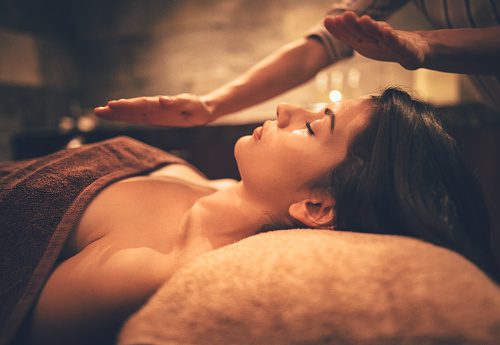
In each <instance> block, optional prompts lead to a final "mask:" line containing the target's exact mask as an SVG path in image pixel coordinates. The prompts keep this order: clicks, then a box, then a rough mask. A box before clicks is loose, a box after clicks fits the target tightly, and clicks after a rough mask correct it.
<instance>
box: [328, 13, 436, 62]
mask: <svg viewBox="0 0 500 345" xmlns="http://www.w3.org/2000/svg"><path fill="white" fill-rule="evenodd" d="M324 24H325V27H326V29H327V30H328V31H329V32H330V33H331V34H332V35H333V36H335V37H336V38H337V39H339V40H341V41H343V42H345V43H347V44H349V45H350V46H351V47H352V48H353V49H354V50H356V51H357V52H358V53H360V54H361V55H363V56H366V57H367V58H370V59H374V60H380V61H392V62H397V63H399V64H400V65H401V66H403V67H404V68H406V69H411V70H413V69H417V68H420V67H422V66H423V64H424V61H425V58H426V56H427V55H428V53H429V44H428V42H427V40H426V39H425V38H424V37H423V36H422V35H421V34H420V33H419V32H410V31H401V30H394V29H393V28H392V27H391V26H390V25H389V24H387V23H385V22H380V21H375V20H373V19H372V18H371V17H369V16H367V15H364V16H362V17H358V16H357V15H356V14H355V13H354V12H352V11H347V12H345V13H343V14H342V15H338V16H335V17H333V16H329V17H326V18H325V20H324Z"/></svg>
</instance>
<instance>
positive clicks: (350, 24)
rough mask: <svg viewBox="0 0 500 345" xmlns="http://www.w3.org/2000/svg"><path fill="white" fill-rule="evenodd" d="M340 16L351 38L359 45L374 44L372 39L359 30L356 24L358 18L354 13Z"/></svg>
mask: <svg viewBox="0 0 500 345" xmlns="http://www.w3.org/2000/svg"><path fill="white" fill-rule="evenodd" d="M342 16H343V19H344V22H345V27H346V30H347V32H348V33H349V34H350V35H351V36H352V37H353V38H355V39H356V40H357V41H358V42H360V43H361V42H364V41H367V42H374V39H373V38H371V37H370V36H368V35H367V34H366V33H365V32H363V30H362V29H361V26H360V25H359V23H358V16H357V15H356V13H354V12H352V11H347V12H345V13H344V14H343V15H342Z"/></svg>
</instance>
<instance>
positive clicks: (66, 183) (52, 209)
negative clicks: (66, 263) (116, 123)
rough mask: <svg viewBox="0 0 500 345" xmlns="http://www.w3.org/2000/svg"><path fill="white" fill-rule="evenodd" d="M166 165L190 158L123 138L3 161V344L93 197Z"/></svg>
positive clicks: (0, 268)
mask: <svg viewBox="0 0 500 345" xmlns="http://www.w3.org/2000/svg"><path fill="white" fill-rule="evenodd" d="M169 163H185V162H184V161H183V160H182V159H180V158H178V157H175V156H172V155H170V154H168V153H166V152H164V151H162V150H160V149H158V148H154V147H152V146H149V145H146V144H144V143H141V142H139V141H136V140H134V139H131V138H128V137H123V136H122V137H117V138H114V139H110V140H106V141H102V142H100V143H96V144H90V145H84V146H82V147H80V148H76V149H66V150H62V151H59V152H56V153H54V154H51V155H48V156H45V157H42V158H37V159H32V160H25V161H19V162H3V163H0V344H2V345H3V344H7V343H8V342H9V341H10V340H11V339H12V337H13V336H14V335H15V333H16V331H17V330H18V329H19V327H20V325H21V324H22V322H23V320H24V319H25V317H26V316H27V314H28V312H29V311H30V308H31V306H32V305H33V303H34V302H35V301H36V298H37V297H38V295H39V293H40V292H41V289H42V287H43V286H44V284H45V282H46V281H47V279H48V277H49V275H50V273H51V272H52V270H53V269H54V265H55V263H56V260H57V259H58V256H59V255H60V252H61V250H62V248H63V246H64V243H65V241H66V239H67V237H68V235H69V233H70V232H71V230H72V229H73V227H74V226H75V225H76V224H77V222H78V221H79V219H80V217H81V215H82V213H83V211H84V210H85V208H86V206H87V205H88V204H89V202H90V201H91V199H92V198H93V197H94V196H95V195H96V194H97V193H98V192H99V191H100V190H102V189H103V188H104V187H106V186H108V185H110V184H111V183H113V182H116V181H118V180H121V179H124V178H126V177H130V176H134V175H140V174H145V173H148V172H151V171H153V170H155V169H158V168H160V167H162V166H165V165H167V164H169Z"/></svg>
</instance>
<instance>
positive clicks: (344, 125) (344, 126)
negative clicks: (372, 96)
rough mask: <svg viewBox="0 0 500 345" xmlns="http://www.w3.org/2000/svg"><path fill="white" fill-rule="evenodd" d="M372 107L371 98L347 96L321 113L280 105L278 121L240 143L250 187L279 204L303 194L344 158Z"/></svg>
mask: <svg viewBox="0 0 500 345" xmlns="http://www.w3.org/2000/svg"><path fill="white" fill-rule="evenodd" d="M372 106H373V103H372V102H371V101H370V100H369V99H358V100H346V101H342V102H337V103H331V104H328V105H327V106H326V107H325V108H323V109H321V110H320V111H317V112H316V111H309V110H306V109H304V108H301V107H298V106H294V105H290V104H287V103H281V104H279V105H278V107H277V109H276V120H274V121H266V122H265V123H264V125H263V126H261V127H258V128H256V129H255V131H254V133H253V135H251V136H244V137H242V138H240V139H239V140H238V142H237V143H236V146H235V157H236V161H237V163H238V168H239V171H240V175H241V178H242V181H243V184H244V185H245V188H246V189H247V190H248V191H249V192H250V193H252V194H253V195H254V196H257V197H259V199H262V198H264V201H265V200H268V201H270V202H271V203H273V204H275V203H276V202H279V201H282V202H290V201H294V199H296V198H298V197H299V198H300V197H303V196H304V193H307V192H308V190H307V188H306V186H309V185H310V183H311V182H313V181H315V180H317V179H319V178H322V177H326V176H327V175H328V173H329V172H330V171H331V170H332V169H333V168H334V167H335V166H337V165H338V164H339V163H340V162H342V160H343V159H344V158H345V155H346V152H347V148H348V143H349V140H350V138H352V136H353V135H355V134H356V133H357V132H358V131H359V130H362V128H364V126H365V125H366V124H367V123H368V120H369V117H370V115H371V113H372ZM290 199H292V200H290Z"/></svg>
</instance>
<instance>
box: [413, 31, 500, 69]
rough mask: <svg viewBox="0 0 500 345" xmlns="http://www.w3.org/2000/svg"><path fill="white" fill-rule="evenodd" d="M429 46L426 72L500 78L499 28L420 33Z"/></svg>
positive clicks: (425, 63) (425, 61) (424, 63)
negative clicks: (436, 71) (487, 75)
mask: <svg viewBox="0 0 500 345" xmlns="http://www.w3.org/2000/svg"><path fill="white" fill-rule="evenodd" d="M418 33H419V34H420V35H422V37H423V38H424V39H426V40H427V42H428V44H429V51H428V53H427V54H426V57H425V60H424V62H423V66H422V67H423V68H429V69H434V70H439V71H444V72H455V73H467V74H489V75H500V63H499V61H500V26H495V27H489V28H479V29H446V30H431V31H419V32H418Z"/></svg>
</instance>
